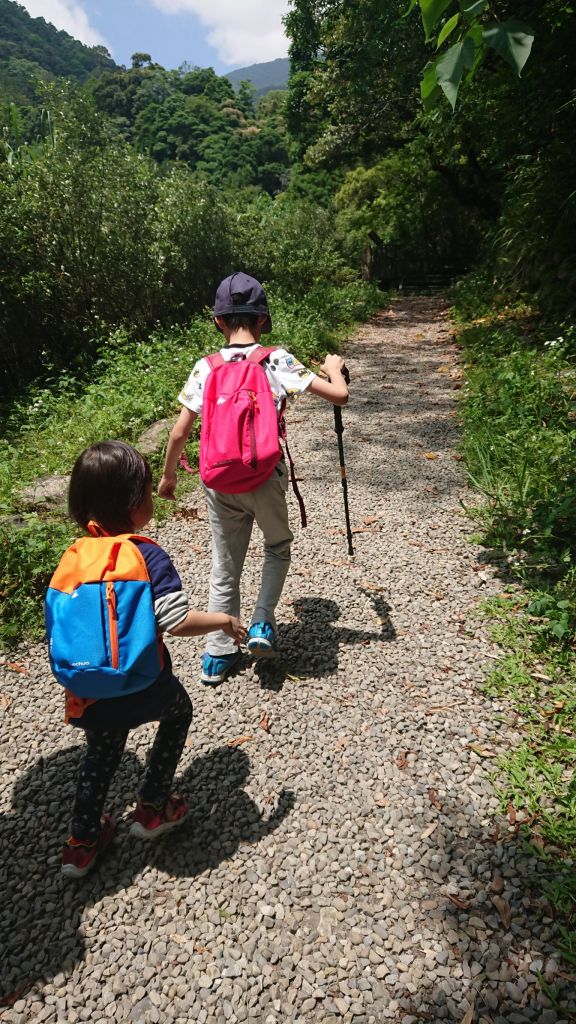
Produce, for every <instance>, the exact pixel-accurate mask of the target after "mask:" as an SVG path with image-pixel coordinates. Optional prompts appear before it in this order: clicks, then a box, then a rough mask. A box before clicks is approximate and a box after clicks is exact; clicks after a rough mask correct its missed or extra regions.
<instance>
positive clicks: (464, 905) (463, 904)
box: [447, 893, 470, 910]
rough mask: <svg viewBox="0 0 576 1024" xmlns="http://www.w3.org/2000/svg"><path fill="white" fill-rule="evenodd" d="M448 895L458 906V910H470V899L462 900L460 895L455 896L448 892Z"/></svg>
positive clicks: (451, 901)
mask: <svg viewBox="0 0 576 1024" xmlns="http://www.w3.org/2000/svg"><path fill="white" fill-rule="evenodd" d="M447 895H448V899H449V900H450V903H453V904H454V906H455V907H458V910H468V907H469V906H470V902H469V901H468V900H461V899H460V897H459V896H453V895H452V894H451V893H448V894H447Z"/></svg>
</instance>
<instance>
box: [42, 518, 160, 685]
mask: <svg viewBox="0 0 576 1024" xmlns="http://www.w3.org/2000/svg"><path fill="white" fill-rule="evenodd" d="M89 528H90V527H89ZM131 538H134V539H138V540H146V541H148V542H149V543H154V541H150V539H149V538H148V537H142V538H140V537H138V536H137V535H135V534H130V533H126V534H119V535H117V536H114V537H109V536H90V537H81V538H80V539H79V540H77V541H75V543H74V544H72V545H71V547H69V548H68V550H67V551H65V552H64V554H63V555H62V558H61V559H60V563H59V565H58V568H57V569H56V572H55V573H54V575H53V576H52V579H51V580H50V584H49V587H48V590H47V593H46V600H45V613H46V633H47V636H48V643H49V656H50V667H51V669H52V673H53V675H54V676H55V677H56V679H57V680H58V682H59V683H61V684H62V686H65V687H66V689H67V690H69V691H70V693H72V694H74V695H75V696H77V697H83V698H92V699H95V700H99V699H102V698H106V697H121V696H126V695H127V694H129V693H136V692H137V691H138V690H144V689H146V687H148V686H150V685H151V684H152V683H153V682H154V681H155V680H156V679H157V677H158V675H159V674H160V671H161V669H162V665H163V658H162V638H161V635H160V634H159V631H158V626H157V623H156V618H155V616H154V600H153V595H152V586H151V583H150V577H149V575H148V570H147V568H146V562H145V560H144V557H143V555H142V553H141V551H140V550H139V549H138V547H137V546H136V545H135V544H133V543H131Z"/></svg>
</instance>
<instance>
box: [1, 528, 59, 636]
mask: <svg viewBox="0 0 576 1024" xmlns="http://www.w3.org/2000/svg"><path fill="white" fill-rule="evenodd" d="M73 539H74V530H73V528H72V525H71V523H69V522H65V521H63V520H61V519H58V518H51V519H49V520H45V519H42V518H41V517H40V516H38V515H36V514H32V515H27V516H26V518H25V520H24V522H23V524H22V525H20V526H18V527H17V528H16V529H14V528H12V529H10V527H9V526H6V525H5V524H4V523H0V565H1V566H2V588H1V590H0V605H1V614H0V647H4V648H6V647H10V646H11V645H12V644H14V643H15V642H16V641H17V640H19V639H20V637H21V635H22V633H23V632H25V633H26V634H27V635H28V636H38V635H39V634H40V632H41V630H42V627H43V621H44V593H45V590H46V587H47V585H48V582H49V580H50V577H51V575H52V573H53V572H54V569H55V567H56V562H55V555H56V556H57V557H58V555H59V554H61V553H62V551H64V549H65V548H66V547H67V545H68V544H70V543H71V542H72V540H73Z"/></svg>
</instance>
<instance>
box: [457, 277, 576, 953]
mask: <svg viewBox="0 0 576 1024" xmlns="http://www.w3.org/2000/svg"><path fill="white" fill-rule="evenodd" d="M454 299H455V317H456V320H457V323H458V325H459V337H460V342H461V344H462V346H463V361H464V363H465V366H466V384H465V388H464V389H463V398H462V404H461V417H462V422H463V426H464V439H463V452H464V456H465V459H466V466H467V469H468V473H469V476H470V479H471V482H472V483H473V484H474V486H475V487H476V488H477V490H479V491H480V492H482V494H483V495H484V499H485V500H484V501H483V502H481V503H480V502H477V503H476V507H471V508H470V509H469V511H470V513H471V515H473V516H474V518H475V519H476V520H477V522H479V524H480V526H481V530H482V534H481V539H482V542H483V543H484V544H485V545H486V546H488V547H492V548H493V549H494V550H495V553H496V555H495V559H496V561H497V563H499V564H500V567H501V573H502V576H503V580H504V588H505V589H504V593H503V595H501V596H500V597H498V598H495V599H493V600H492V601H491V602H489V604H488V605H487V608H486V611H487V613H488V614H489V615H490V617H491V619H492V622H493V631H494V636H495V638H496V640H497V641H498V642H499V643H500V644H501V645H502V646H504V648H505V649H506V652H507V653H506V655H505V656H504V657H503V659H502V661H501V662H500V664H499V665H498V666H497V667H496V669H495V670H494V671H493V673H492V674H491V676H490V677H489V679H488V681H487V690H488V692H490V693H497V694H503V695H505V696H506V697H507V698H508V699H509V700H510V701H511V702H512V703H513V704H514V705H515V707H516V710H517V713H518V719H517V722H518V727H519V728H520V730H521V731H522V733H523V739H522V741H521V742H520V744H519V746H518V747H517V748H516V749H515V750H513V751H511V752H510V753H509V754H508V755H507V756H506V757H504V758H503V759H502V760H501V762H500V768H501V769H502V772H503V777H504V780H505V781H504V784H503V787H502V792H501V796H502V803H503V807H505V808H508V810H509V813H510V808H513V809H514V810H513V812H512V813H513V814H516V813H518V818H522V819H523V820H524V821H525V822H526V824H525V826H524V834H525V837H526V840H527V842H529V843H530V844H531V845H532V847H533V849H534V851H535V852H537V853H538V855H539V856H540V857H541V859H542V862H543V873H542V877H543V879H545V878H546V877H547V878H548V883H547V895H548V898H549V899H550V901H551V905H552V906H553V907H555V908H556V909H555V913H556V914H557V916H558V919H559V929H560V932H561V936H562V938H561V941H560V951H561V953H562V954H563V956H564V957H565V959H566V960H567V961H568V962H569V963H571V964H574V963H576V872H575V871H574V863H573V860H571V857H573V856H574V854H576V828H575V824H574V816H575V813H576V698H575V696H574V695H575V693H576V658H575V647H576V640H575V632H576V407H575V405H574V398H575V397H576V326H575V325H574V324H572V323H552V322H544V321H543V320H542V318H541V317H540V315H539V314H538V312H537V311H536V310H534V309H532V308H531V306H530V304H529V303H528V302H527V301H525V302H516V303H515V304H514V305H513V306H509V305H506V302H505V298H504V297H503V296H495V295H494V293H493V290H491V289H490V287H489V286H488V287H487V282H486V280H485V279H484V280H482V279H481V278H480V277H479V276H477V277H476V278H475V279H474V278H472V279H470V280H469V281H468V282H466V283H464V284H463V285H462V286H461V287H460V289H457V290H456V291H455V292H454ZM475 311H476V312H475ZM471 505H472V503H471Z"/></svg>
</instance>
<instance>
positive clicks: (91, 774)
mask: <svg viewBox="0 0 576 1024" xmlns="http://www.w3.org/2000/svg"><path fill="white" fill-rule="evenodd" d="M174 682H175V683H177V681H176V680H174ZM135 696H136V698H138V696H139V695H138V694H136V695H135ZM129 699H130V698H127V697H124V698H121V700H122V701H124V702H125V701H127V700H129ZM104 703H111V702H104V701H98V704H99V705H102V704H104ZM138 703H139V702H138V701H137V700H136V701H135V712H136V713H135V716H134V717H135V718H136V719H139V720H137V721H135V722H134V725H141V724H143V721H155V720H157V719H159V720H160V725H159V726H158V731H157V733H156V737H155V740H154V744H153V746H152V750H151V751H150V755H149V758H148V765H147V768H146V775H145V776H144V781H143V783H142V786H141V789H140V800H142V801H144V802H145V803H150V804H154V805H155V806H158V807H162V805H163V804H164V802H165V801H166V799H167V797H168V795H169V793H170V787H171V785H172V780H173V778H174V773H175V771H176V767H177V765H178V761H179V760H180V756H181V754H182V750H183V748H184V741H185V740H186V735H187V733H188V729H189V727H190V722H191V721H192V704H191V702H190V698H189V696H188V694H187V693H186V690H185V689H184V687H183V686H181V685H180V683H177V685H176V686H172V687H171V688H170V690H169V701H168V702H167V703H166V704H165V706H164V707H163V708H162V709H161V712H160V713H158V709H156V711H155V713H154V714H153V715H152V717H144V718H142V711H141V710H140V713H138V712H137V710H136V707H137V704H138ZM131 727H133V726H128V728H124V729H122V730H118V731H109V730H101V729H90V728H85V729H84V732H85V735H86V743H87V750H86V753H85V755H84V758H83V761H82V764H81V765H80V773H79V776H78V783H77V786H76V796H75V800H74V808H73V811H72V835H73V836H74V838H75V839H79V840H82V841H84V842H94V840H96V838H97V837H98V833H99V831H100V816H101V814H102V811H103V809H104V801H105V800H106V796H107V793H108V789H109V787H110V783H111V782H112V779H113V777H114V774H115V772H116V770H117V768H118V765H119V764H120V760H121V758H122V753H123V751H124V747H125V745H126V740H127V739H128V733H129V731H130V728H131Z"/></svg>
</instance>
